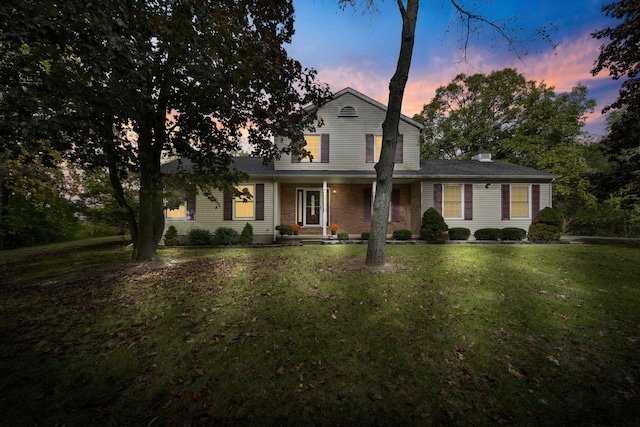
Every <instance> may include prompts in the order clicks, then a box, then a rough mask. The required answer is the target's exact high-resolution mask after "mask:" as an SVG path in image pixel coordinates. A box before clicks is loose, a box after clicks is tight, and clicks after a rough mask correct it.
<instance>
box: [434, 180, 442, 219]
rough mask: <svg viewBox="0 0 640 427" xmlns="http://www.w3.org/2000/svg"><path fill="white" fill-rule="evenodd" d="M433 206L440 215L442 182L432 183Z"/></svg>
mask: <svg viewBox="0 0 640 427" xmlns="http://www.w3.org/2000/svg"><path fill="white" fill-rule="evenodd" d="M433 208H434V209H435V210H436V212H438V213H439V214H440V215H442V184H433Z"/></svg>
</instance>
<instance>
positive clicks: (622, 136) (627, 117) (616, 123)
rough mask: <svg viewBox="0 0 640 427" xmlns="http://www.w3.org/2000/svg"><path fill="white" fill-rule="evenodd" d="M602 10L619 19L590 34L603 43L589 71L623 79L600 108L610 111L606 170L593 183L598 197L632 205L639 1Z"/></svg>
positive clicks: (639, 145)
mask: <svg viewBox="0 0 640 427" xmlns="http://www.w3.org/2000/svg"><path fill="white" fill-rule="evenodd" d="M602 11H603V12H604V13H605V14H606V15H607V16H608V17H611V18H614V19H617V20H619V21H621V22H620V23H619V24H618V26H616V27H607V28H605V29H603V30H599V31H596V32H594V33H593V34H592V36H593V37H594V38H596V39H598V40H603V39H604V40H607V42H606V43H604V44H602V46H601V47H600V54H599V55H598V59H597V60H596V62H595V66H594V68H593V70H591V72H592V74H593V75H597V74H599V73H600V72H602V71H603V70H608V71H609V75H610V76H611V77H612V78H613V79H614V80H618V79H625V80H624V82H623V83H622V88H621V89H620V93H619V96H618V99H617V100H616V101H615V102H614V103H613V104H612V105H610V106H607V107H605V109H604V112H606V111H610V110H611V113H612V114H611V116H610V119H609V122H608V125H609V133H608V134H607V136H605V138H604V139H603V141H602V144H601V148H602V152H603V154H604V155H605V156H606V158H607V159H608V160H609V162H610V170H608V171H606V172H600V173H597V174H595V176H594V182H595V183H596V188H597V192H598V196H599V198H600V199H605V198H606V197H608V196H609V195H614V197H622V198H623V205H624V204H631V205H633V204H637V203H638V199H639V198H640V138H639V137H638V135H640V77H639V76H638V73H640V49H638V39H639V38H640V3H639V2H637V1H634V0H620V1H617V2H612V3H608V4H606V5H604V6H603V7H602ZM625 198H626V200H624V199H625Z"/></svg>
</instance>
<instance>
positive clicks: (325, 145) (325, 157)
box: [320, 133, 329, 163]
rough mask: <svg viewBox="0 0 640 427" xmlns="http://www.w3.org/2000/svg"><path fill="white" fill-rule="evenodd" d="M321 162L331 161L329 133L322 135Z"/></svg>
mask: <svg viewBox="0 0 640 427" xmlns="http://www.w3.org/2000/svg"><path fill="white" fill-rule="evenodd" d="M320 163H329V134H328V133H323V134H322V136H321V137H320Z"/></svg>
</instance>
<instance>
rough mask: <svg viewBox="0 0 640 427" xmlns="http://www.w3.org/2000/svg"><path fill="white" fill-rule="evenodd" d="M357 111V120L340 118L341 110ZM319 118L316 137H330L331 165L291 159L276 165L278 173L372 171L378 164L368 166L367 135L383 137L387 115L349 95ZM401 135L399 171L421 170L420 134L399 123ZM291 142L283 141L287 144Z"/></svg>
mask: <svg viewBox="0 0 640 427" xmlns="http://www.w3.org/2000/svg"><path fill="white" fill-rule="evenodd" d="M345 106H351V107H355V108H356V110H357V111H358V117H338V113H339V111H340V109H341V108H342V107H345ZM318 117H319V118H321V119H322V120H323V121H324V125H323V126H322V127H319V128H316V132H314V133H313V134H314V135H315V134H323V133H326V134H329V135H330V137H329V138H330V142H329V147H330V150H329V161H330V162H329V163H321V162H320V159H314V161H313V162H311V163H309V162H302V163H292V162H291V156H283V157H282V159H280V160H278V161H276V163H275V169H276V170H371V171H373V170H374V169H373V167H374V164H375V163H367V162H366V144H365V138H366V135H367V134H374V135H382V122H383V121H384V118H385V111H384V110H382V109H380V108H379V107H378V106H375V105H373V104H370V103H368V102H366V101H364V100H362V99H361V98H359V97H356V96H354V95H352V94H350V93H346V94H344V95H342V96H341V97H339V98H338V99H335V100H334V101H331V102H330V103H328V104H326V105H324V106H323V107H321V108H320V109H319V111H318ZM399 131H400V133H401V134H402V135H403V139H404V141H403V147H404V153H403V163H396V165H395V169H396V170H418V169H419V168H420V130H419V129H418V128H417V127H415V126H413V125H411V124H409V123H407V122H405V121H402V120H401V121H400V126H399ZM287 143H288V141H286V140H285V141H280V144H287Z"/></svg>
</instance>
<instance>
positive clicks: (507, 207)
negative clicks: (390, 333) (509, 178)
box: [501, 184, 511, 220]
mask: <svg viewBox="0 0 640 427" xmlns="http://www.w3.org/2000/svg"><path fill="white" fill-rule="evenodd" d="M501 193H502V219H503V220H505V219H511V186H510V185H509V184H502V189H501Z"/></svg>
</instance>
